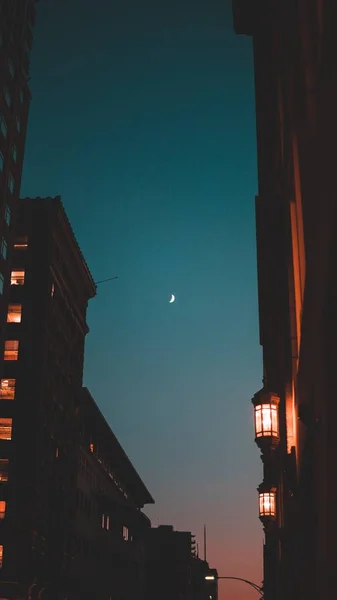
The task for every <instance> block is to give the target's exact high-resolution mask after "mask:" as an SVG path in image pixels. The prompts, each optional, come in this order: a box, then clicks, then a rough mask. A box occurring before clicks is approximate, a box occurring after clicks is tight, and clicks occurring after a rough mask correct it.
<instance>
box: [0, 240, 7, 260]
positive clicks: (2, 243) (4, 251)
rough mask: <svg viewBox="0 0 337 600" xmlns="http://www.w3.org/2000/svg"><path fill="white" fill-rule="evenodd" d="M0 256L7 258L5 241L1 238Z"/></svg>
mask: <svg viewBox="0 0 337 600" xmlns="http://www.w3.org/2000/svg"><path fill="white" fill-rule="evenodd" d="M1 256H2V258H4V259H5V260H6V258H7V242H6V240H4V239H3V238H2V240H1Z"/></svg>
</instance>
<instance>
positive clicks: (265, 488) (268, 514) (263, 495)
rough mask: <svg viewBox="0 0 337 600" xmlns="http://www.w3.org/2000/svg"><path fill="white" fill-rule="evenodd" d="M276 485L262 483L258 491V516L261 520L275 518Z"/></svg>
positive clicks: (272, 519)
mask: <svg viewBox="0 0 337 600" xmlns="http://www.w3.org/2000/svg"><path fill="white" fill-rule="evenodd" d="M276 491H277V490H276V487H273V486H270V485H267V484H265V483H262V484H261V485H260V487H259V488H258V492H259V517H260V519H261V521H275V519H276Z"/></svg>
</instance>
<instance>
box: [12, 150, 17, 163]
mask: <svg viewBox="0 0 337 600" xmlns="http://www.w3.org/2000/svg"><path fill="white" fill-rule="evenodd" d="M12 156H13V159H14V160H15V162H16V159H17V157H18V151H17V149H16V146H13V148H12Z"/></svg>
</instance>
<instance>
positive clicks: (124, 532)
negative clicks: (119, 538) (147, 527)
mask: <svg viewBox="0 0 337 600" xmlns="http://www.w3.org/2000/svg"><path fill="white" fill-rule="evenodd" d="M128 539H129V530H128V528H127V527H125V525H123V540H125V541H126V542H127V541H128Z"/></svg>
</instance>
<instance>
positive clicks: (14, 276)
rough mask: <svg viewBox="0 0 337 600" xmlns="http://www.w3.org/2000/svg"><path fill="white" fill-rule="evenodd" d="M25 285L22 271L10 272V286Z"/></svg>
mask: <svg viewBox="0 0 337 600" xmlns="http://www.w3.org/2000/svg"><path fill="white" fill-rule="evenodd" d="M24 283H25V272H24V271H12V272H11V285H24Z"/></svg>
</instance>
